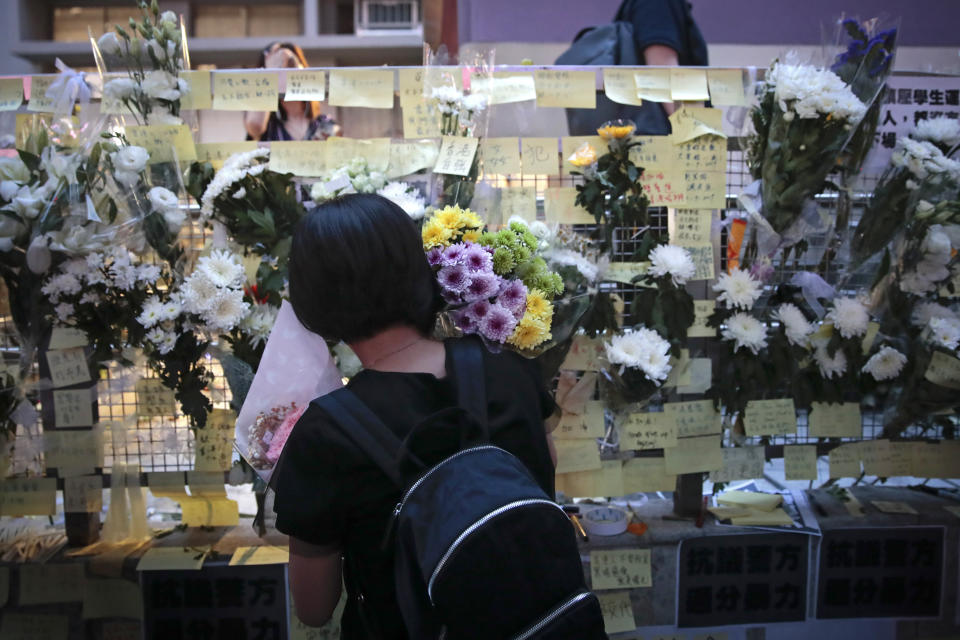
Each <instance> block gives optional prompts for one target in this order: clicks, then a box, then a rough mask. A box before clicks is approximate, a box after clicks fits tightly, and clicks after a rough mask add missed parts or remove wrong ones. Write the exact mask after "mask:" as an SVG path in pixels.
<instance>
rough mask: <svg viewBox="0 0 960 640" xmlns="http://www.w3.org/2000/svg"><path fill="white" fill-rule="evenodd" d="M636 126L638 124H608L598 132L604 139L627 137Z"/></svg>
mask: <svg viewBox="0 0 960 640" xmlns="http://www.w3.org/2000/svg"><path fill="white" fill-rule="evenodd" d="M636 128H637V126H636V125H635V124H623V125H615V124H608V125H605V126H603V127H600V128H599V129H597V133H598V134H600V137H601V138H603V139H604V140H619V139H620V138H626V137H627V136H628V135H630V134H631V133H633V131H634V129H636Z"/></svg>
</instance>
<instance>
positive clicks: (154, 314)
mask: <svg viewBox="0 0 960 640" xmlns="http://www.w3.org/2000/svg"><path fill="white" fill-rule="evenodd" d="M162 317H163V305H162V304H161V303H160V299H159V298H157V296H150V297H149V298H147V299H146V301H144V303H143V310H142V311H141V312H140V315H139V316H137V322H139V323H140V324H141V325H142V326H143V327H144V328H145V329H149V328H150V327H153V326H154V325H156V324H157V323H158V322H160V320H161V319H162Z"/></svg>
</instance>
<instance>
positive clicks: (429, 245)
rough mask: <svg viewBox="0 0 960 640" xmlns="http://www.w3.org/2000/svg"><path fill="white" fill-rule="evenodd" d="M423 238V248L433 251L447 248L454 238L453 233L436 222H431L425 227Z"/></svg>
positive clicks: (422, 233)
mask: <svg viewBox="0 0 960 640" xmlns="http://www.w3.org/2000/svg"><path fill="white" fill-rule="evenodd" d="M421 237H422V238H423V248H424V249H433V248H434V247H445V246H447V244H448V243H449V242H450V239H451V238H452V237H453V231H451V230H450V229H448V228H447V227H445V226H444V225H442V224H440V223H439V222H437V221H435V220H431V221H430V222H428V223H427V224H425V225H424V226H423V231H422V232H421Z"/></svg>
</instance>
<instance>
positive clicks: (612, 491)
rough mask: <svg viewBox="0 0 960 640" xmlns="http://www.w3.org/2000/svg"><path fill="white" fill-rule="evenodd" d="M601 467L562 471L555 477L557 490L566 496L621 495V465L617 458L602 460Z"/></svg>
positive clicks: (622, 491)
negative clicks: (591, 469)
mask: <svg viewBox="0 0 960 640" xmlns="http://www.w3.org/2000/svg"><path fill="white" fill-rule="evenodd" d="M601 465H602V466H601V468H600V469H599V470H594V471H575V472H573V473H562V474H560V475H558V476H557V477H556V488H557V491H562V492H563V494H564V495H565V496H567V497H572V498H589V497H591V496H622V495H623V494H624V490H623V473H622V467H623V465H622V464H621V462H620V461H619V460H604V461H602V462H601Z"/></svg>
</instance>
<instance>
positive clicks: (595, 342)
mask: <svg viewBox="0 0 960 640" xmlns="http://www.w3.org/2000/svg"><path fill="white" fill-rule="evenodd" d="M604 353H605V351H604V348H603V341H602V340H600V339H598V338H589V337H587V336H585V335H582V334H581V335H578V336H575V337H574V339H573V342H572V343H571V344H570V350H569V351H567V357H566V358H565V359H564V361H563V364H561V365H560V368H561V369H565V370H570V371H599V370H600V365H601V363H602V359H603V357H604Z"/></svg>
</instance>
